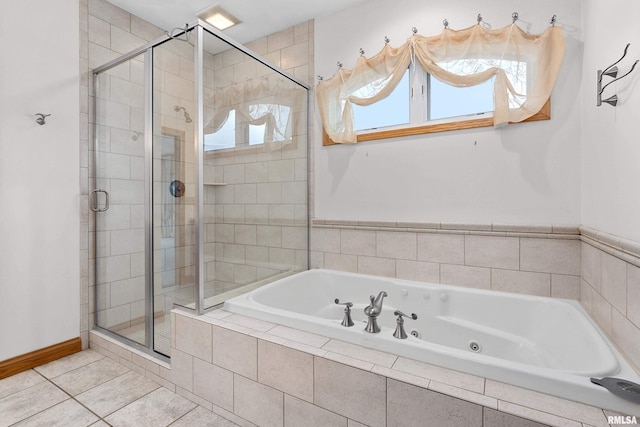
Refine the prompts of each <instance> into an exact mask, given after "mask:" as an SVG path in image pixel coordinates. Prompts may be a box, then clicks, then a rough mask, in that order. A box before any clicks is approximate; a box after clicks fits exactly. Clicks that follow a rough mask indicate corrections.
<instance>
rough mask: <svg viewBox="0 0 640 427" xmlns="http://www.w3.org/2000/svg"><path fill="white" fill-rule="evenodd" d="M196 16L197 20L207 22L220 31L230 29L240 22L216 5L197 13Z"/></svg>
mask: <svg viewBox="0 0 640 427" xmlns="http://www.w3.org/2000/svg"><path fill="white" fill-rule="evenodd" d="M197 16H198V18H200V19H202V20H205V21H207V22H208V23H209V24H211V25H213V26H214V27H216V28H217V29H219V30H220V31H223V30H226V29H227V28H231V27H233V26H234V25H237V24H239V23H240V22H242V21H240V20H239V19H238V18H236V17H235V16H233V15H232V14H230V13H229V12H227V11H226V10H224V9H223V8H222V7H221V6H220V5H218V4H216V5H214V6H211V7H208V8H206V9H204V10H202V11H200V12H198V14H197Z"/></svg>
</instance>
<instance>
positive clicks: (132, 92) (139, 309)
mask: <svg viewBox="0 0 640 427" xmlns="http://www.w3.org/2000/svg"><path fill="white" fill-rule="evenodd" d="M97 79H98V80H97V84H98V85H97V90H96V94H95V96H96V119H95V120H96V139H97V153H96V165H95V166H96V167H95V173H96V174H97V176H96V188H97V189H99V190H100V191H98V192H96V193H94V197H97V199H98V200H97V203H98V206H97V207H98V208H100V209H105V208H106V203H107V198H106V193H104V192H103V191H105V192H108V194H109V207H108V209H107V210H105V211H104V212H97V213H96V214H95V215H96V236H95V238H96V289H95V292H96V294H97V298H96V305H97V307H96V310H97V313H98V316H97V323H98V326H100V327H102V328H105V329H109V330H111V331H113V332H116V333H118V334H120V335H123V336H125V337H127V338H129V339H131V340H134V341H136V342H138V343H140V344H145V338H146V336H145V285H146V280H145V255H144V250H145V234H144V226H145V224H144V206H145V201H144V153H145V150H144V55H140V56H137V57H135V58H133V59H131V60H129V61H126V62H124V63H122V64H120V65H117V66H115V67H113V68H111V69H109V70H108V71H105V72H103V73H101V74H99V75H98V76H97Z"/></svg>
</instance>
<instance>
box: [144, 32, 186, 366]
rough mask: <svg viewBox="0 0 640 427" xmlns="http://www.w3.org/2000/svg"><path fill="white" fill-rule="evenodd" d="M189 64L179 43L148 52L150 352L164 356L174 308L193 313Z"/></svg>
mask: <svg viewBox="0 0 640 427" xmlns="http://www.w3.org/2000/svg"><path fill="white" fill-rule="evenodd" d="M193 37H194V36H193V35H192V36H191V38H193ZM193 61H194V50H193V46H192V45H191V44H190V43H187V42H186V41H183V40H180V39H173V40H168V41H167V42H165V43H163V44H162V45H160V46H157V47H155V48H154V49H153V248H154V256H153V266H154V278H153V295H154V304H153V306H154V309H153V319H154V350H155V351H157V352H159V353H162V354H165V355H169V351H170V342H171V340H170V330H171V328H170V315H169V313H170V311H171V309H173V306H174V304H177V305H180V306H185V307H189V308H192V309H193V308H195V285H196V268H195V262H196V246H195V214H196V209H195V191H196V179H195V159H196V156H195V150H194V144H193V141H194V132H195V127H194V121H193V118H192V116H193V117H195V111H196V110H195V96H194V62H193Z"/></svg>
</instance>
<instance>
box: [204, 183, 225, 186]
mask: <svg viewBox="0 0 640 427" xmlns="http://www.w3.org/2000/svg"><path fill="white" fill-rule="evenodd" d="M204 185H213V186H224V185H228V184H227V183H226V182H205V183H204Z"/></svg>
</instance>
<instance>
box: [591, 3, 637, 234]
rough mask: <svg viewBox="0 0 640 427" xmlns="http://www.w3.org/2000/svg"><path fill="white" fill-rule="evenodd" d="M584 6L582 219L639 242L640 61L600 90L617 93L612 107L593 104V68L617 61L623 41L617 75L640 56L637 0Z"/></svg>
mask: <svg viewBox="0 0 640 427" xmlns="http://www.w3.org/2000/svg"><path fill="white" fill-rule="evenodd" d="M583 7H584V33H585V36H584V38H585V43H584V46H585V48H584V71H583V77H582V91H583V94H584V102H583V104H582V105H583V107H582V110H583V119H584V123H583V131H582V140H583V148H582V150H583V151H582V218H583V220H582V222H583V224H584V225H586V226H589V227H593V228H596V229H598V230H601V231H605V232H607V233H611V234H614V235H618V236H621V237H624V238H627V239H631V240H635V241H639V242H640V197H639V196H638V195H639V194H640V193H639V191H640V190H639V187H640V128H639V127H638V125H639V119H640V114H639V112H640V67H637V68H636V70H635V71H634V72H633V74H631V75H629V76H628V77H626V78H625V79H623V80H620V81H619V82H616V83H613V84H612V85H611V86H609V87H608V88H607V89H606V90H605V92H604V94H603V95H604V98H607V97H609V96H612V95H613V94H617V95H618V99H619V102H618V106H617V107H615V108H613V107H611V106H609V105H606V104H603V105H602V106H600V107H596V77H597V70H602V69H604V68H606V67H607V66H609V65H611V64H612V63H613V62H615V61H617V60H618V59H619V58H620V57H621V56H622V53H623V50H624V47H625V46H626V45H627V43H631V46H630V48H629V52H628V54H627V57H626V58H625V59H624V60H623V61H622V62H621V63H620V64H618V68H619V70H620V73H619V74H618V76H621V75H622V74H624V73H626V72H627V71H629V69H630V68H631V65H633V62H634V61H635V60H636V59H640V25H639V22H638V18H640V3H639V2H637V1H635V0H611V1H607V2H602V1H598V0H588V1H586V2H585V3H584V6H583ZM603 81H604V82H605V83H606V82H610V81H611V78H608V77H605V78H604V79H603Z"/></svg>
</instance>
